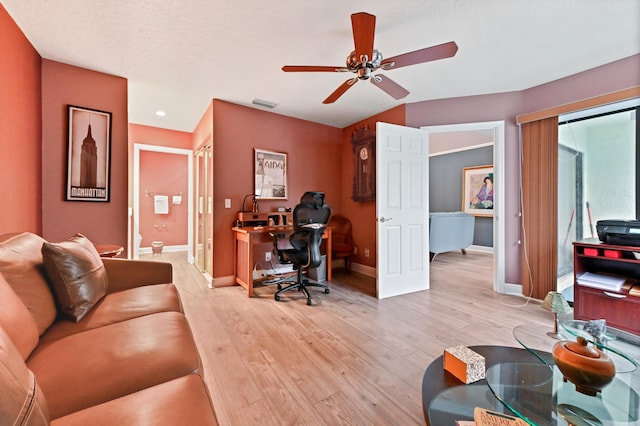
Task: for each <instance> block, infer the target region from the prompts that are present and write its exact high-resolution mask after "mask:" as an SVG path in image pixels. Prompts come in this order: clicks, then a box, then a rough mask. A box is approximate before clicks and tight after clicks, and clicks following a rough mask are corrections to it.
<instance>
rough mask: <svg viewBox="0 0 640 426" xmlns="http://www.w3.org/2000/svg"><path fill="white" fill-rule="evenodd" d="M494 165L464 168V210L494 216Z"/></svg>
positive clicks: (477, 214) (478, 214)
mask: <svg viewBox="0 0 640 426" xmlns="http://www.w3.org/2000/svg"><path fill="white" fill-rule="evenodd" d="M493 195H494V194H493V166H476V167H465V168H464V169H462V211H464V212H466V213H469V214H472V215H474V216H493V200H494V197H493Z"/></svg>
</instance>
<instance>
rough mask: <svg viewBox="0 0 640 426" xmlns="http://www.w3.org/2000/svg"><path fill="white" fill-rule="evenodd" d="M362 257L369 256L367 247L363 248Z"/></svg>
mask: <svg viewBox="0 0 640 426" xmlns="http://www.w3.org/2000/svg"><path fill="white" fill-rule="evenodd" d="M364 257H369V249H368V248H366V249H364Z"/></svg>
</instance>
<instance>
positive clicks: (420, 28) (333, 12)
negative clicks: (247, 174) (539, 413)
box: [0, 0, 640, 132]
mask: <svg viewBox="0 0 640 426" xmlns="http://www.w3.org/2000/svg"><path fill="white" fill-rule="evenodd" d="M0 2H1V3H2V4H3V5H4V7H5V8H6V9H7V11H8V12H9V14H10V15H11V16H12V17H13V19H14V20H15V21H16V22H17V24H18V25H19V26H20V28H21V29H22V30H23V32H24V33H25V34H26V36H27V38H28V39H29V40H30V41H31V43H32V44H33V45H34V47H35V48H36V50H37V51H38V52H39V53H40V55H42V57H44V58H47V59H52V60H56V61H60V62H64V63H68V64H72V65H77V66H80V67H84V68H88V69H93V70H97V71H102V72H106V73H110V74H114V75H118V76H122V77H125V78H127V79H128V81H129V121H130V122H132V123H138V124H146V125H150V126H157V127H163V128H170V129H175V130H183V131H189V132H190V131H192V130H193V129H194V127H195V126H196V124H197V122H198V121H199V119H200V117H201V116H202V114H203V113H204V111H205V108H206V107H207V105H208V103H209V102H210V101H211V99H213V98H217V99H223V100H226V101H230V102H234V103H238V104H242V105H249V106H250V105H251V101H252V100H253V99H254V98H260V99H265V100H269V101H273V102H275V103H277V104H278V106H277V108H275V109H273V110H272V111H273V112H276V113H279V114H284V115H289V116H293V117H299V118H302V119H306V120H311V121H315V122H319V123H324V124H329V125H333V126H336V127H345V126H347V125H349V124H352V123H354V122H356V121H358V120H361V119H363V118H366V117H369V116H371V115H373V114H376V113H379V112H381V111H384V110H387V109H389V108H392V107H394V106H397V105H400V104H402V103H412V102H418V101H422V100H429V99H439V98H451V97H458V96H467V95H478V94H486V93H497V92H508V91H514V90H522V89H526V88H529V87H532V86H536V85H538V84H542V83H545V82H548V81H551V80H555V79H558V78H562V77H565V76H567V75H571V74H575V73H577V72H580V71H583V70H586V69H590V68H593V67H596V66H599V65H602V64H605V63H608V62H612V61H615V60H617V59H621V58H625V57H628V56H631V55H634V54H637V53H640V1H638V0H615V1H605V0H535V1H531V0H431V1H427V0H397V1H371V0H368V1H359V0H322V1H314V2H312V1H299V0H268V1H265V0H110V1H104V0H59V1H51V0H0ZM355 12H368V13H371V14H373V15H376V17H377V23H376V39H375V47H376V48H377V49H378V50H380V51H381V52H382V54H383V56H384V57H391V56H395V55H398V54H401V53H405V52H409V51H413V50H417V49H421V48H424V47H428V46H431V45H435V44H440V43H443V42H448V41H452V40H453V41H455V42H456V43H457V44H458V46H459V50H458V53H457V55H456V56H455V57H454V58H450V59H444V60H441V61H436V62H430V63H426V64H420V65H414V66H411V67H406V68H401V69H398V70H391V71H388V72H386V73H387V75H388V76H389V77H391V78H393V80H395V81H396V82H397V83H399V84H401V85H402V86H404V87H405V88H407V89H408V90H409V91H410V92H411V93H410V95H409V96H407V97H406V98H405V99H402V100H399V101H396V100H394V99H393V98H391V97H390V96H388V95H387V94H385V93H384V92H383V91H381V90H380V89H378V88H377V87H375V86H373V85H372V84H368V82H359V84H357V85H356V86H354V87H353V88H351V89H350V90H349V91H348V92H347V93H346V94H345V95H343V96H342V98H340V99H339V100H338V101H337V102H336V103H334V104H332V105H324V104H322V101H323V100H324V99H325V98H326V97H327V96H328V95H329V94H330V93H331V92H332V91H333V90H334V89H335V88H337V87H338V86H339V85H340V84H342V82H344V81H345V80H346V79H347V78H349V77H350V76H351V75H350V74H344V73H335V74H334V73H284V72H283V71H281V67H282V66H283V65H285V64H286V65H338V66H342V65H344V63H345V59H346V57H347V55H348V54H349V53H350V52H351V50H352V49H353V40H352V33H351V20H350V15H351V13H355ZM159 109H162V110H164V111H166V112H167V116H166V117H164V118H159V117H156V116H155V114H154V112H155V111H156V110H159Z"/></svg>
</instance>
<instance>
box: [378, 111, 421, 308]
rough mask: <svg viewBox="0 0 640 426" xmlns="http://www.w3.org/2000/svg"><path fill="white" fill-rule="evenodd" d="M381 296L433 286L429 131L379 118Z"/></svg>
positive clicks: (379, 262)
mask: <svg viewBox="0 0 640 426" xmlns="http://www.w3.org/2000/svg"><path fill="white" fill-rule="evenodd" d="M376 173H377V177H376V194H377V197H376V222H377V232H378V238H377V243H378V247H377V254H378V256H377V268H376V270H377V296H378V298H379V299H382V298H385V297H391V296H396V295H400V294H406V293H412V292H415V291H419V290H427V289H428V288H429V142H428V138H427V135H426V133H425V132H423V131H421V130H419V129H414V128H409V127H403V126H397V125H393V124H387V123H377V124H376Z"/></svg>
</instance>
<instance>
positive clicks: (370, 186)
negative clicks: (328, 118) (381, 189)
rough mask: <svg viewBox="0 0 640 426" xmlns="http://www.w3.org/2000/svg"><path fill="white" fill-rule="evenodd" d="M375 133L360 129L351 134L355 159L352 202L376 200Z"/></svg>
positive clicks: (363, 128) (364, 128)
mask: <svg viewBox="0 0 640 426" xmlns="http://www.w3.org/2000/svg"><path fill="white" fill-rule="evenodd" d="M375 142H376V132H375V131H374V130H369V129H368V128H366V127H360V128H358V129H356V130H355V131H354V132H353V135H352V137H351V144H352V145H353V153H354V157H355V168H354V175H353V193H352V195H351V198H352V199H353V200H354V201H374V200H375V199H376V151H375V148H376V143H375Z"/></svg>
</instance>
